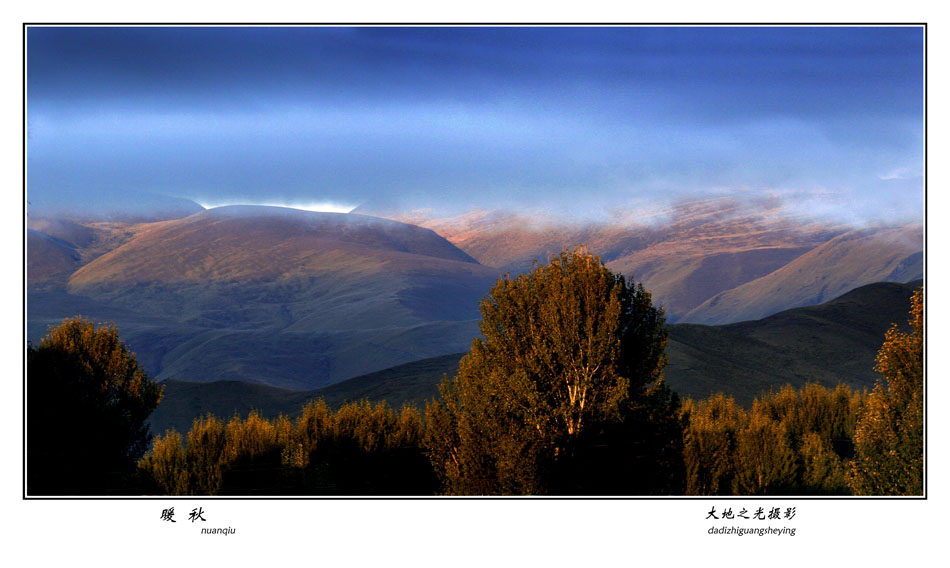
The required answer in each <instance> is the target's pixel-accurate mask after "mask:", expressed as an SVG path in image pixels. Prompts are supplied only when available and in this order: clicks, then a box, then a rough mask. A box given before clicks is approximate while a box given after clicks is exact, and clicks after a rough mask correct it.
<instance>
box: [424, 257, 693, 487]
mask: <svg viewBox="0 0 950 568" xmlns="http://www.w3.org/2000/svg"><path fill="white" fill-rule="evenodd" d="M481 313H482V321H481V323H480V329H481V332H482V335H483V336H484V339H476V340H475V341H474V342H473V343H472V349H471V352H470V353H469V354H468V355H466V356H465V357H464V358H463V359H462V361H461V362H460V364H459V375H458V377H457V379H455V380H454V381H446V382H444V383H443V386H442V389H441V394H442V399H443V400H441V401H438V402H434V403H432V404H430V405H429V406H428V409H427V416H426V421H427V424H428V427H429V431H428V432H427V439H426V440H427V441H426V443H427V446H428V447H429V450H430V456H431V458H432V461H433V466H434V468H435V470H436V473H437V474H438V475H439V476H440V478H441V479H442V481H443V483H444V489H445V491H447V492H448V493H455V494H469V495H476V494H477V495H481V494H543V493H554V494H592V493H622V494H631V493H654V492H665V491H670V490H672V488H671V487H670V485H671V484H672V483H673V481H671V480H673V479H674V478H675V477H676V475H675V474H673V473H672V472H671V468H672V469H676V468H677V467H679V468H681V464H682V461H681V458H680V454H679V451H680V447H679V445H681V440H682V430H681V427H680V425H679V422H678V420H677V418H676V414H677V413H676V405H677V399H676V397H675V395H673V394H672V393H671V392H670V391H669V389H668V388H667V387H666V386H665V384H664V383H663V381H662V370H663V367H664V365H665V363H666V359H665V356H664V353H663V351H664V347H665V345H666V337H667V335H666V330H665V328H664V325H663V324H664V317H663V311H662V309H660V308H657V307H655V306H653V304H652V302H651V297H650V294H649V293H648V292H646V291H645V290H644V289H643V287H642V285H632V284H628V283H627V282H626V280H625V279H624V277H623V276H621V275H617V274H614V273H613V272H611V271H610V270H608V269H607V268H606V267H605V266H604V265H603V263H602V262H601V260H600V258H599V257H597V256H595V255H593V254H591V253H590V252H588V251H587V250H586V249H585V248H578V249H575V250H574V251H571V252H562V253H561V254H560V255H558V256H555V257H553V258H552V259H551V261H550V262H549V263H548V264H544V265H541V264H536V265H535V267H534V268H533V270H532V271H531V272H530V273H528V274H523V275H521V276H518V277H517V278H513V279H512V278H510V277H507V276H506V277H504V278H502V279H501V280H499V281H498V283H497V284H496V285H495V286H494V287H493V288H492V289H491V291H490V292H489V295H488V296H487V297H486V298H485V299H484V300H483V301H482V305H481ZM677 441H679V442H680V444H679V445H677Z"/></svg>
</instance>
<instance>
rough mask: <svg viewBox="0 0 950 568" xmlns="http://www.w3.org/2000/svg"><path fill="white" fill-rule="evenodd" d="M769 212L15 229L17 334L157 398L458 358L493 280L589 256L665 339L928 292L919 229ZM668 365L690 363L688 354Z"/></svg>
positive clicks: (332, 378)
mask: <svg viewBox="0 0 950 568" xmlns="http://www.w3.org/2000/svg"><path fill="white" fill-rule="evenodd" d="M770 207H771V206H770V205H769V204H768V203H765V204H763V205H761V206H760V207H759V208H758V209H751V210H750V209H748V208H747V207H743V206H740V205H738V204H736V203H733V202H730V201H728V200H720V199H710V200H703V201H695V202H689V203H682V204H679V205H677V206H676V207H674V208H673V209H672V210H671V211H669V212H668V214H667V215H666V218H665V219H663V220H661V221H657V220H656V219H654V220H652V221H649V222H647V221H643V220H637V219H636V218H634V217H628V218H624V219H622V220H614V221H611V222H598V223H593V222H589V223H580V222H557V221H555V220H552V219H545V218H538V217H531V216H529V215H527V214H513V213H505V212H469V213H466V214H464V215H460V216H455V217H444V218H440V217H431V216H428V217H427V216H425V215H415V216H412V218H410V216H407V215H401V216H398V215H393V217H399V218H398V219H386V218H381V217H375V216H371V215H363V214H358V213H350V214H342V213H316V212H310V211H301V210H295V209H288V208H280V207H263V206H228V207H219V208H214V209H208V210H200V211H198V212H195V213H192V212H191V209H190V208H184V210H183V211H182V212H181V213H180V215H178V216H176V215H171V214H168V213H166V214H164V215H163V216H162V217H160V218H158V219H144V220H143V219H142V218H135V219H125V220H116V219H115V218H109V219H105V220H90V219H88V218H82V219H80V218H75V219H63V218H32V217H31V218H28V228H27V231H26V233H27V234H26V246H27V277H28V282H27V333H28V338H29V339H30V340H32V341H38V340H39V339H40V338H41V337H42V336H43V334H44V333H45V331H46V329H47V327H48V326H50V325H56V324H58V323H59V322H60V321H62V319H63V318H65V317H71V316H75V315H79V314H81V315H84V316H86V317H88V318H91V319H94V320H96V321H110V322H115V323H116V325H117V327H118V328H119V332H120V335H121V337H122V338H123V339H124V340H125V341H126V342H127V343H128V344H129V345H130V347H131V349H132V350H133V351H135V353H136V356H137V359H138V360H139V361H140V362H141V363H142V364H143V366H144V367H145V369H146V371H147V372H148V373H149V374H150V375H151V376H153V377H156V378H158V379H160V380H165V379H176V380H183V381H192V382H214V381H221V380H232V381H242V382H249V383H256V384H259V385H269V386H273V387H279V388H285V389H296V390H304V391H306V390H313V389H317V388H322V387H327V386H329V385H332V384H334V383H338V382H340V381H343V380H346V379H350V378H353V377H357V376H361V375H365V374H367V373H373V372H377V371H382V370H385V369H389V368H392V367H395V366H398V365H401V364H407V363H412V362H414V361H419V360H423V359H427V358H432V357H439V356H443V355H450V354H456V353H461V352H465V351H467V350H468V348H469V346H470V344H471V341H472V339H473V338H474V337H476V336H477V335H478V327H477V324H478V319H479V311H478V305H479V301H480V299H481V298H482V297H483V296H484V295H485V294H486V293H487V292H488V290H489V289H490V287H491V286H492V284H494V282H496V280H497V279H498V278H499V277H500V276H501V275H502V274H504V273H506V272H510V273H512V274H517V273H519V272H523V271H525V270H527V269H529V268H530V266H531V264H532V263H533V262H534V261H535V260H541V261H543V260H545V258H546V256H547V255H549V254H553V253H556V252H558V251H560V250H562V249H564V248H571V247H574V246H577V245H581V244H586V245H587V246H588V247H589V248H590V249H591V250H592V251H593V252H595V253H597V254H599V255H600V256H601V257H602V258H603V259H604V260H605V262H606V263H607V265H608V266H609V267H610V268H611V269H613V270H615V271H619V272H622V273H624V274H625V275H627V276H628V277H629V278H632V279H634V280H636V281H642V282H643V283H644V285H645V287H646V288H647V289H648V290H650V291H651V292H652V293H653V299H654V302H655V303H658V304H660V305H662V306H663V307H664V309H665V310H666V314H667V318H668V321H669V322H671V323H702V324H716V325H720V326H721V325H724V324H730V323H734V322H739V321H742V320H759V319H761V318H765V317H766V316H768V315H770V314H775V313H777V312H780V311H782V310H786V309H788V308H792V307H802V306H808V305H814V304H817V303H819V302H822V301H825V300H828V299H830V298H833V297H835V296H838V295H841V294H844V293H846V292H848V291H849V290H852V289H854V288H857V287H859V286H862V285H865V284H869V283H872V282H878V281H887V280H891V281H896V282H909V281H913V280H916V279H919V278H921V277H922V275H923V255H922V250H923V242H922V237H923V230H922V227H921V226H920V225H914V224H910V225H898V226H881V227H863V228H854V227H850V226H843V225H840V224H830V223H822V222H816V221H807V220H802V219H800V218H795V217H789V216H787V215H782V214H779V213H777V212H776V211H773V210H772V209H770ZM677 341H678V340H677V338H676V334H673V335H671V345H670V349H671V351H672V350H675V349H681V351H683V352H684V353H689V345H690V344H689V343H688V341H687V340H685V339H684V341H683V342H681V343H682V345H683V346H685V347H682V348H680V347H677Z"/></svg>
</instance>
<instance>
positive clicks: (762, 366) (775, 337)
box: [151, 282, 921, 432]
mask: <svg viewBox="0 0 950 568" xmlns="http://www.w3.org/2000/svg"><path fill="white" fill-rule="evenodd" d="M920 284H921V283H920V282H914V283H911V284H899V283H889V282H882V283H875V284H870V285H866V286H862V287H860V288H858V289H856V290H852V291H850V292H848V293H846V294H844V295H842V296H840V297H838V298H835V299H833V300H830V301H828V302H825V303H823V304H821V305H817V306H809V307H804V308H795V309H791V310H786V311H783V312H780V313H778V314H774V315H772V316H769V317H766V318H763V319H761V320H756V321H746V322H741V323H735V324H730V325H723V326H706V325H696V324H672V325H670V326H669V332H670V335H669V343H668V345H667V356H668V358H669V363H668V365H667V367H666V373H665V376H666V381H667V383H668V384H669V385H670V387H671V388H672V389H673V390H675V391H676V392H678V393H679V394H680V395H682V396H688V397H692V398H703V397H706V396H708V395H710V394H712V393H715V392H725V393H727V394H730V395H732V396H734V397H735V398H736V400H737V401H738V402H739V403H741V404H743V405H746V406H748V405H750V404H751V403H752V400H753V399H754V398H755V397H756V396H759V395H761V394H762V393H764V392H767V391H769V390H770V389H773V388H779V387H781V386H782V385H785V384H792V385H794V386H796V387H797V386H801V385H803V384H805V383H806V382H819V383H822V384H824V385H826V386H835V385H837V384H838V383H839V382H843V383H845V384H847V385H849V386H851V387H852V388H857V389H863V388H871V387H872V386H873V385H874V382H875V380H877V374H876V373H875V372H874V369H873V368H874V358H875V356H876V354H877V351H878V350H879V349H880V347H881V344H882V343H883V341H884V334H885V332H886V331H887V329H888V328H889V327H890V325H891V324H892V323H903V322H904V321H905V320H906V317H907V310H908V309H909V306H910V296H911V294H912V293H913V291H914V290H915V289H916V288H917V287H918V286H919V285H920ZM464 354H465V353H455V354H450V355H444V356H440V357H435V358H429V359H424V360H419V361H414V362H412V363H407V364H404V365H399V366H396V367H393V368H390V369H385V370H383V371H378V372H375V373H370V374H367V375H363V376H359V377H355V378H352V379H349V380H345V381H341V382H339V383H336V384H334V385H331V386H328V387H324V388H322V389H316V390H309V391H294V390H287V389H278V388H273V387H267V386H262V385H254V384H249V383H241V382H235V381H218V382H212V383H203V384H199V383H188V382H184V381H175V380H168V381H165V383H164V384H165V385H166V387H165V388H166V390H165V398H164V399H163V401H162V403H161V404H160V405H159V407H158V409H157V410H156V411H155V413H154V414H153V415H152V418H151V421H152V425H153V430H154V431H156V432H163V431H164V430H165V429H166V428H170V427H174V428H176V429H178V430H179V431H184V430H187V429H188V428H189V427H190V424H191V421H192V419H193V418H194V417H195V416H198V415H201V414H204V413H207V412H211V413H213V414H215V415H217V416H220V417H230V416H231V415H233V414H234V413H235V412H237V413H239V414H242V415H246V414H247V412H248V411H250V410H251V409H257V410H259V411H260V412H261V413H262V414H263V415H265V416H271V417H273V416H276V415H278V414H281V413H283V414H286V415H288V416H294V415H295V414H296V413H297V412H299V410H300V408H301V407H302V406H303V404H305V403H306V402H307V401H308V400H312V399H316V398H323V399H324V400H326V401H327V403H328V404H330V405H331V406H338V405H340V404H342V403H344V402H347V401H356V400H361V399H368V400H371V401H380V400H386V401H387V402H388V403H389V404H390V405H391V406H394V407H396V408H398V407H399V406H401V405H402V404H403V403H407V402H408V403H414V404H416V405H418V406H420V407H424V404H425V401H426V400H429V399H431V398H433V397H436V396H437V395H438V388H437V387H438V384H439V382H440V381H441V380H442V377H443V376H449V377H452V376H454V375H455V374H456V373H457V369H458V362H459V360H460V359H461V358H462V356H463V355H464Z"/></svg>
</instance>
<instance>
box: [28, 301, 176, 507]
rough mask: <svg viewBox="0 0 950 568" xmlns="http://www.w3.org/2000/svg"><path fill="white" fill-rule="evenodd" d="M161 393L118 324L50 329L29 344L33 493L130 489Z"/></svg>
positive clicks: (76, 323) (77, 321) (71, 323)
mask: <svg viewBox="0 0 950 568" xmlns="http://www.w3.org/2000/svg"><path fill="white" fill-rule="evenodd" d="M161 397H162V387H161V386H159V385H158V384H156V383H155V382H154V381H152V380H151V379H149V378H148V377H147V376H146V375H145V373H144V371H143V370H142V369H141V367H139V365H138V363H137V362H136V360H135V356H134V354H133V353H131V352H130V351H129V350H128V348H126V346H125V345H124V344H123V343H122V342H121V341H120V340H119V334H118V332H117V331H116V329H115V327H114V326H112V325H109V326H103V325H100V326H96V324H94V323H93V322H91V321H88V320H84V319H83V318H81V317H76V318H73V319H67V320H65V321H63V323H62V324H60V325H59V326H57V327H55V328H52V329H50V332H49V334H48V335H47V336H46V337H44V338H43V340H42V341H41V343H40V345H39V347H36V348H34V347H32V346H30V347H28V348H27V493H29V494H34V495H38V494H78V495H86V494H111V493H122V492H125V491H128V490H129V489H128V485H129V483H130V479H131V475H132V474H133V473H134V471H135V461H136V460H137V459H138V458H139V457H141V456H142V454H143V453H144V452H145V450H146V449H147V448H148V444H149V441H150V440H151V435H150V434H149V428H148V424H147V423H146V419H147V418H148V415H149V414H151V412H152V411H153V410H154V409H155V407H156V406H157V405H158V403H159V401H160V400H161Z"/></svg>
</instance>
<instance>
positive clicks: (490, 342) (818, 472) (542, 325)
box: [27, 248, 923, 495]
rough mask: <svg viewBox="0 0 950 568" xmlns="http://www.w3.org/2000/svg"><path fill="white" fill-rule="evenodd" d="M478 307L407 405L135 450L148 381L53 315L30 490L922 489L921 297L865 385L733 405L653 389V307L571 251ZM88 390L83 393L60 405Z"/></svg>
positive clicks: (35, 421) (163, 439)
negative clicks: (443, 366) (428, 389)
mask: <svg viewBox="0 0 950 568" xmlns="http://www.w3.org/2000/svg"><path fill="white" fill-rule="evenodd" d="M481 313H482V320H481V323H480V330H481V332H482V337H481V338H478V339H476V340H474V342H473V344H472V349H471V351H470V353H469V354H467V355H466V356H465V357H464V358H463V359H462V361H461V362H460V364H459V372H458V375H457V376H456V377H455V378H453V379H448V378H446V379H445V380H444V381H443V383H442V385H441V387H440V397H439V398H437V399H435V400H431V401H429V402H428V403H427V404H426V407H425V409H424V411H420V410H419V409H417V408H415V407H411V406H407V407H404V408H402V409H400V410H398V411H397V410H395V409H392V408H390V407H389V406H387V405H386V404H385V403H384V402H383V403H378V404H370V403H369V402H366V401H363V402H358V403H350V404H346V405H344V406H342V407H340V408H339V409H336V410H333V409H331V408H329V407H328V406H327V405H326V404H325V403H324V402H323V401H322V400H321V401H313V402H310V403H309V404H307V405H306V406H305V407H304V408H303V409H302V411H301V413H300V415H299V416H298V417H296V418H294V419H291V418H290V417H287V416H279V417H277V418H275V419H265V418H262V417H261V416H260V415H258V414H257V413H254V412H252V413H251V414H250V415H249V416H247V417H246V418H242V417H239V416H235V417H232V418H231V419H230V420H228V421H225V420H223V419H220V418H217V417H214V416H205V417H202V418H199V419H196V420H195V421H194V423H193V426H192V428H191V430H190V431H189V432H187V433H186V434H184V435H183V434H181V433H178V432H175V431H173V430H172V431H168V432H166V433H164V434H162V435H159V436H158V437H156V438H155V439H154V442H153V443H152V445H151V449H150V451H148V453H147V454H145V455H144V457H142V456H143V453H144V451H145V447H144V444H143V442H144V441H146V440H147V439H148V438H149V437H150V436H149V435H148V433H147V431H143V424H144V421H145V417H147V415H148V413H149V412H151V410H152V409H154V407H155V406H156V405H157V404H158V400H159V399H160V396H161V389H160V387H159V386H158V385H156V384H155V383H153V382H151V381H150V380H149V379H148V378H147V377H145V376H144V374H143V373H141V370H140V369H139V368H138V366H137V364H135V362H134V357H133V356H132V354H130V353H129V352H128V351H127V349H125V347H124V346H123V345H122V344H121V342H120V341H118V336H117V333H116V331H115V329H114V328H113V327H111V326H110V327H101V326H100V327H96V326H95V325H94V324H93V323H92V322H89V321H86V320H83V319H81V318H77V319H73V320H68V321H66V322H64V323H63V324H62V325H61V326H60V327H59V328H57V329H56V330H53V331H52V332H51V334H50V335H49V336H48V337H47V338H45V339H44V341H43V342H42V343H41V345H40V346H39V347H38V348H35V349H34V348H33V347H30V348H28V375H29V376H28V382H29V384H30V388H29V392H28V395H29V399H28V407H29V408H28V423H29V424H28V426H29V430H28V448H27V453H28V476H27V477H28V479H27V484H28V493H31V494H53V493H62V492H63V491H66V492H67V493H69V492H76V493H78V494H89V493H110V492H113V491H118V492H130V491H131V492H133V493H144V494H171V495H252V494H260V495H328V494H337V495H432V494H441V495H545V494H549V495H841V494H856V495H920V494H922V492H923V402H922V401H923V355H922V354H923V315H922V314H923V291H922V290H919V291H918V292H917V293H915V295H914V297H913V298H912V308H911V314H910V316H911V317H910V330H911V331H910V332H909V333H905V332H902V331H900V330H899V328H898V327H897V326H896V325H895V326H894V327H893V328H892V329H891V330H890V331H889V332H888V333H887V336H886V337H885V340H884V343H883V345H882V347H881V350H880V352H879V354H878V358H877V365H876V370H877V371H878V372H879V373H880V375H881V378H880V380H879V381H878V384H877V385H876V386H875V388H874V390H873V392H870V393H868V392H856V391H853V390H852V389H850V388H848V387H846V386H843V385H839V386H838V387H837V388H834V389H829V388H827V387H824V386H821V385H818V384H809V385H806V386H804V387H802V388H800V389H794V388H792V387H791V386H786V387H784V388H782V389H780V390H778V391H775V392H772V393H768V394H766V395H763V396H762V397H760V398H758V399H756V400H755V402H754V403H753V405H752V407H751V408H749V409H746V408H742V407H741V406H739V405H737V404H736V402H735V401H734V400H733V399H732V398H731V397H727V396H725V395H722V394H719V395H714V396H711V397H708V398H706V399H702V400H689V399H687V400H681V399H680V397H679V396H677V395H676V393H674V392H672V391H671V390H670V389H669V387H667V386H666V384H665V383H664V381H663V368H664V366H665V364H666V357H665V355H664V349H665V346H666V340H667V334H666V328H665V318H664V315H663V310H662V309H661V308H659V307H657V306H654V305H653V303H652V299H651V296H650V293H649V292H647V291H646V290H644V288H643V286H642V285H639V284H633V283H628V282H627V281H626V280H625V278H624V277H623V276H622V275H618V274H614V273H613V272H611V271H610V270H609V269H607V268H606V267H605V266H604V265H603V262H602V261H601V260H600V258H598V257H597V256H595V255H592V254H591V253H589V252H588V251H587V250H586V249H584V248H578V249H575V250H573V251H565V252H562V253H561V254H559V255H557V256H555V257H553V258H552V259H551V260H550V262H548V263H546V264H540V263H537V264H536V265H535V266H534V268H533V269H532V270H531V271H530V272H529V273H527V274H522V275H520V276H517V277H515V278H512V277H510V276H505V277H503V278H502V279H500V280H499V281H498V283H497V284H496V285H495V286H494V287H493V288H492V289H491V291H490V292H489V294H488V295H487V296H486V297H485V299H484V300H483V302H482V305H481ZM87 352H88V353H87ZM58 365H63V366H62V367H59V366H58ZM100 367H101V369H100ZM47 376H51V377H54V378H55V377H59V379H57V380H60V381H68V380H69V379H68V377H72V376H83V377H88V378H85V379H83V380H82V381H80V382H81V384H80V385H77V386H74V387H70V389H72V390H70V389H65V390H64V391H63V392H64V393H70V394H68V395H64V397H63V399H62V400H60V401H59V402H57V403H55V404H54V405H52V406H50V407H49V408H60V407H64V408H67V409H70V412H69V413H67V414H65V415H64V416H67V417H68V420H69V421H70V425H71V428H72V429H71V430H70V433H71V435H72V436H73V439H74V440H82V441H83V444H81V446H76V445H75V443H74V444H73V445H72V446H71V447H70V448H65V447H63V446H60V445H58V440H57V439H56V433H57V432H62V431H63V429H64V424H63V423H62V422H61V421H58V420H59V418H57V416H56V411H53V410H44V405H46V404H47V402H48V400H47V399H49V398H50V397H51V396H54V394H53V392H54V391H53V389H50V388H49V385H46V381H47V379H46V377H47ZM41 384H43V385H44V386H42V387H40V386H39V385H41ZM57 384H59V383H57ZM34 385H36V386H35V387H34ZM103 385H104V386H103ZM90 386H92V387H95V388H92V389H91V390H92V391H94V392H96V393H98V394H97V395H96V396H92V397H85V398H83V397H79V398H77V397H76V395H75V392H77V391H82V390H83V389H88V388H90ZM110 389H111V390H110ZM87 398H88V400H87ZM34 402H35V403H36V404H35V406H34ZM110 405H112V406H110ZM124 405H127V406H128V407H129V409H130V411H129V412H128V413H119V414H121V416H122V420H125V422H122V421H121V420H118V418H117V420H118V421H117V422H116V424H121V426H122V428H120V430H122V429H124V430H122V431H124V432H127V433H131V434H130V435H127V436H120V435H118V434H117V432H118V431H117V430H116V428H114V427H110V428H105V427H104V426H103V424H102V423H101V421H100V420H98V419H96V420H92V421H86V420H83V417H88V416H90V414H89V413H91V412H97V411H98V412H100V414H101V415H102V416H103V418H102V420H107V418H106V417H112V414H109V412H102V411H101V410H102V409H109V408H112V407H116V408H120V407H123V406H124ZM111 419H112V418H108V420H111ZM34 428H35V430H34ZM103 432H112V434H104V433H103ZM110 437H115V438H116V439H114V440H110ZM106 442H108V443H106ZM78 447H81V448H99V449H98V450H97V451H98V452H99V453H93V454H89V455H86V454H84V453H83V451H80V450H79V449H77V448H78ZM106 448H108V450H107V449H106ZM61 450H62V451H61ZM102 453H111V454H110V455H112V456H113V457H112V458H110V459H105V458H101V457H100V454H102ZM79 456H83V457H82V460H81V461H80V462H70V460H77V459H80V457H79ZM100 460H102V461H101V463H100ZM55 463H81V464H82V466H83V470H84V471H83V472H82V475H80V476H79V477H82V479H79V478H78V477H77V478H76V479H71V480H68V483H67V480H64V479H63V475H62V474H59V475H55V474H50V472H52V471H54V470H51V469H49V468H50V467H52V466H53V464H55ZM103 472H108V475H105V474H103ZM120 479H121V482H120V481H119V480H120ZM91 480H98V482H97V483H92V481H91Z"/></svg>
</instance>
